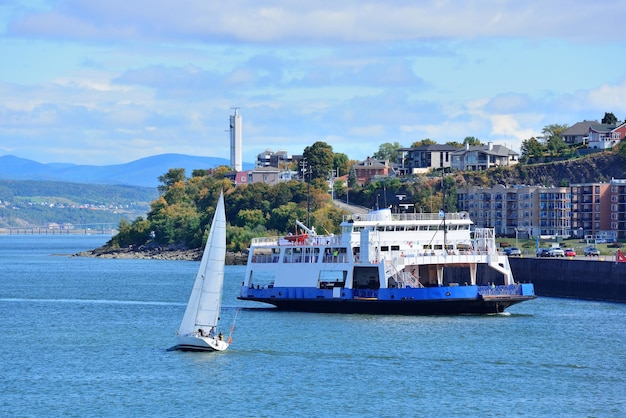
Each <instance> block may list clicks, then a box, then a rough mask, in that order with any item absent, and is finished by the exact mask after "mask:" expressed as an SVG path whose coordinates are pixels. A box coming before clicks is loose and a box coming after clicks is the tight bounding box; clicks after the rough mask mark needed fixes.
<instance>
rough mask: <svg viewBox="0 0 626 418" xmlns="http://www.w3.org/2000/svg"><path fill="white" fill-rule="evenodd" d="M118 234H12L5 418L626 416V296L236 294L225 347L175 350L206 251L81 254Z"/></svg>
mask: <svg viewBox="0 0 626 418" xmlns="http://www.w3.org/2000/svg"><path fill="white" fill-rule="evenodd" d="M108 238H109V237H106V236H68V237H64V236H0V272H1V273H0V335H1V339H0V356H1V357H0V358H1V362H2V363H1V371H2V378H1V379H0V416H60V415H63V416H81V417H84V416H204V415H218V416H225V417H247V416H251V417H252V416H254V417H256V416H259V417H269V416H303V417H322V416H341V417H398V416H428V417H431V416H441V417H473V416H476V417H490V416H494V417H500V416H502V417H504V416H506V417H509V416H532V417H538V416H546V417H547V416H550V417H553V416H575V417H579V416H580V417H607V416H609V417H610V416H615V417H618V416H625V415H626V400H625V397H624V393H626V354H625V342H626V331H625V323H626V322H625V319H626V305H624V304H611V303H598V302H588V301H576V300H565V299H554V298H538V299H537V300H534V301H530V302H525V303H522V304H520V305H516V306H514V307H512V308H510V309H509V310H508V314H505V315H493V316H460V317H402V316H370V315H330V314H328V315H327V314H305V313H302V314H301V313H281V312H274V311H272V310H268V309H260V308H259V305H258V304H254V303H252V302H245V303H244V302H242V301H238V300H237V299H236V295H237V292H238V287H239V285H240V284H241V281H242V276H243V272H244V268H243V267H241V266H232V267H230V266H229V267H227V271H226V282H225V294H224V312H223V315H222V321H221V323H220V324H221V328H222V330H223V331H225V333H228V331H229V328H230V325H231V323H232V320H233V317H234V314H235V311H236V308H244V309H242V310H240V312H239V314H238V317H237V322H236V326H235V332H234V334H233V344H232V345H231V347H230V349H229V350H228V351H226V352H223V353H185V352H177V351H167V349H168V348H169V347H171V346H172V345H173V343H174V334H175V331H176V328H177V327H178V325H179V323H180V320H181V319H182V315H183V312H184V309H185V305H186V302H187V297H188V295H189V292H190V291H191V285H192V281H193V278H194V275H195V271H196V268H197V267H198V263H194V262H188V261H153V260H110V259H109V260H101V259H92V258H79V257H68V256H67V254H72V253H76V252H78V251H82V250H87V249H91V248H95V247H97V246H99V245H101V244H102V243H104V242H105V241H106V240H107V239H108Z"/></svg>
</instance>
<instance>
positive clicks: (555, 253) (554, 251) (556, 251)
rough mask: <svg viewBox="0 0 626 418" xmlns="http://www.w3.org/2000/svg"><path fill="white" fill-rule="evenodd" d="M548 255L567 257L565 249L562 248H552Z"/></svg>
mask: <svg viewBox="0 0 626 418" xmlns="http://www.w3.org/2000/svg"><path fill="white" fill-rule="evenodd" d="M548 257H565V251H563V249H562V248H550V249H549V250H548Z"/></svg>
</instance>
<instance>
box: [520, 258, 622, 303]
mask: <svg viewBox="0 0 626 418" xmlns="http://www.w3.org/2000/svg"><path fill="white" fill-rule="evenodd" d="M509 263H510V265H511V269H512V270H513V277H515V281H516V282H520V283H525V282H528V283H533V284H534V286H535V294H537V295H538V296H554V297H565V298H576V299H592V300H603V301H611V302H626V263H616V262H614V261H597V260H589V259H581V260H576V259H573V260H569V259H554V258H551V259H539V258H517V257H509Z"/></svg>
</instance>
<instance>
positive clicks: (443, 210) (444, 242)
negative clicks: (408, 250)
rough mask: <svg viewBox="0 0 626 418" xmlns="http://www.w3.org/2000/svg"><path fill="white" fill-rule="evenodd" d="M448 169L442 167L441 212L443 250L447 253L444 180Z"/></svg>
mask: <svg viewBox="0 0 626 418" xmlns="http://www.w3.org/2000/svg"><path fill="white" fill-rule="evenodd" d="M445 171H446V169H445V168H444V167H441V212H442V213H443V249H444V251H447V250H448V248H447V241H448V228H446V189H445V187H444V184H443V178H444V174H445Z"/></svg>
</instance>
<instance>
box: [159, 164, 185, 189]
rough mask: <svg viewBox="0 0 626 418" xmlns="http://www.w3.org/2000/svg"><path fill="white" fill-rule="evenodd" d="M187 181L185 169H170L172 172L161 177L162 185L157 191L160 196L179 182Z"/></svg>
mask: <svg viewBox="0 0 626 418" xmlns="http://www.w3.org/2000/svg"><path fill="white" fill-rule="evenodd" d="M184 181H185V169H184V168H170V170H169V171H168V172H167V173H165V174H163V175H162V176H159V182H161V184H160V185H159V186H157V190H158V191H159V193H160V194H163V193H165V192H166V191H167V189H169V188H170V186H171V185H173V184H174V183H178V182H184Z"/></svg>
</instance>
